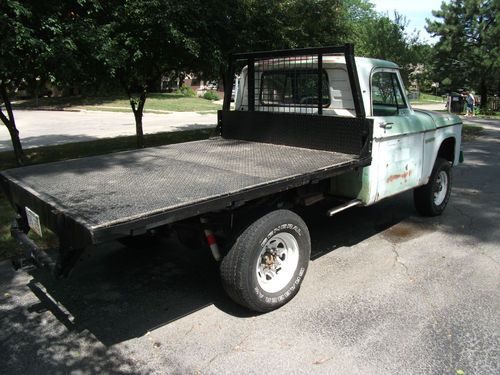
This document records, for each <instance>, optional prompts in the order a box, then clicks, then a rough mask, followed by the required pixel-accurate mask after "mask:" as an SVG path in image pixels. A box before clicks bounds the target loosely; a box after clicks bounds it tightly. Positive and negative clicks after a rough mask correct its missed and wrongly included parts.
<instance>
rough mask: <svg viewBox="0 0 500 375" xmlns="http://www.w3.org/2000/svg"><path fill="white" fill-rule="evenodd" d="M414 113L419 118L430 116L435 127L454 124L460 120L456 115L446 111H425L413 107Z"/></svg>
mask: <svg viewBox="0 0 500 375" xmlns="http://www.w3.org/2000/svg"><path fill="white" fill-rule="evenodd" d="M415 115H417V117H420V118H424V117H425V118H429V117H430V118H431V119H432V121H433V122H434V124H435V125H436V127H437V128H441V127H443V126H450V125H455V124H460V123H461V122H462V120H460V117H458V116H457V115H454V114H452V113H447V112H436V111H427V110H425V111H424V110H422V109H415Z"/></svg>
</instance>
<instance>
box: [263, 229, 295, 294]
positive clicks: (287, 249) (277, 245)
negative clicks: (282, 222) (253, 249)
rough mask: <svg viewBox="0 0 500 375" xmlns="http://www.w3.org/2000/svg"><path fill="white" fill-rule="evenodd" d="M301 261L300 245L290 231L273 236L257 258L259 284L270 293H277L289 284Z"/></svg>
mask: <svg viewBox="0 0 500 375" xmlns="http://www.w3.org/2000/svg"><path fill="white" fill-rule="evenodd" d="M298 263H299V245H298V243H297V240H296V239H295V237H294V236H293V235H291V234H290V233H286V232H282V233H278V234H276V235H274V236H273V237H271V238H270V239H269V240H268V241H267V242H266V243H265V245H264V246H263V247H262V249H261V252H260V255H259V258H258V259H257V265H256V269H255V272H256V275H257V281H258V283H259V286H260V287H261V288H262V289H263V290H264V291H266V292H268V293H277V292H279V291H281V290H282V289H283V288H285V287H286V286H287V284H288V283H289V282H290V280H291V279H292V277H293V275H294V273H295V270H296V269H297V265H298Z"/></svg>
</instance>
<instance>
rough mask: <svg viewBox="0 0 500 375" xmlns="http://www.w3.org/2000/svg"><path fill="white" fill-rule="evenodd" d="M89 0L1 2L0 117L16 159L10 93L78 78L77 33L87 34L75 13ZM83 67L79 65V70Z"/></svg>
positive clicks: (19, 148) (18, 149) (18, 148)
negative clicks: (42, 84)
mask: <svg viewBox="0 0 500 375" xmlns="http://www.w3.org/2000/svg"><path fill="white" fill-rule="evenodd" d="M91 1H92V0H88V1H86V0H78V1H77V0H75V1H66V2H60V1H57V0H45V1H43V2H40V1H37V0H23V1H22V2H20V1H16V0H4V1H2V2H1V3H0V35H1V43H0V97H1V100H2V102H3V105H4V107H5V110H4V109H3V108H0V119H1V120H2V122H3V124H4V125H5V126H6V127H7V129H8V131H9V134H10V137H11V140H12V146H13V148H14V153H15V157H16V160H17V163H18V164H23V163H24V161H25V154H24V152H23V149H22V145H21V141H20V138H19V131H18V129H17V127H16V122H15V117H14V111H13V108H12V103H11V100H12V95H14V94H15V93H16V91H17V90H19V89H22V88H30V85H33V84H37V85H38V82H45V81H55V80H56V76H57V77H58V79H59V82H64V81H66V80H76V79H77V78H78V76H79V74H78V72H79V67H80V68H81V66H80V63H79V62H80V61H81V59H80V58H79V56H77V52H78V51H77V48H76V44H75V42H74V40H73V38H74V37H75V36H78V37H81V36H82V35H84V34H85V30H86V28H85V27H82V24H81V22H80V19H81V17H79V15H78V12H82V11H83V5H85V4H86V3H87V2H88V3H90V2H91ZM80 71H81V69H80Z"/></svg>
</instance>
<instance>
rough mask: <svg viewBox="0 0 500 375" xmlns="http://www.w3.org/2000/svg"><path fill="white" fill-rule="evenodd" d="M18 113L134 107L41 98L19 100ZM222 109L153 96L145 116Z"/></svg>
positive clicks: (111, 100) (120, 99)
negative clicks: (24, 110) (19, 110)
mask: <svg viewBox="0 0 500 375" xmlns="http://www.w3.org/2000/svg"><path fill="white" fill-rule="evenodd" d="M14 108H18V109H36V108H40V109H87V110H93V111H114V112H131V111H132V109H131V108H130V103H129V101H128V99H127V98H126V97H124V96H109V97H96V98H87V97H80V96H72V97H63V98H40V99H38V106H36V103H35V100H34V99H30V100H19V101H16V102H15V103H14ZM218 109H221V105H220V104H217V103H214V102H212V101H210V100H206V99H203V98H197V97H186V96H183V95H180V94H175V93H159V94H149V95H148V97H147V99H146V105H145V106H144V110H145V112H152V113H155V112H156V113H164V112H205V111H211V112H212V111H216V110H218Z"/></svg>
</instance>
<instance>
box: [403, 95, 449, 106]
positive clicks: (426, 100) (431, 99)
mask: <svg viewBox="0 0 500 375" xmlns="http://www.w3.org/2000/svg"><path fill="white" fill-rule="evenodd" d="M410 103H411V104H433V103H444V102H443V98H442V97H441V96H436V95H432V94H425V93H423V92H422V93H420V98H418V99H412V100H410Z"/></svg>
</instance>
